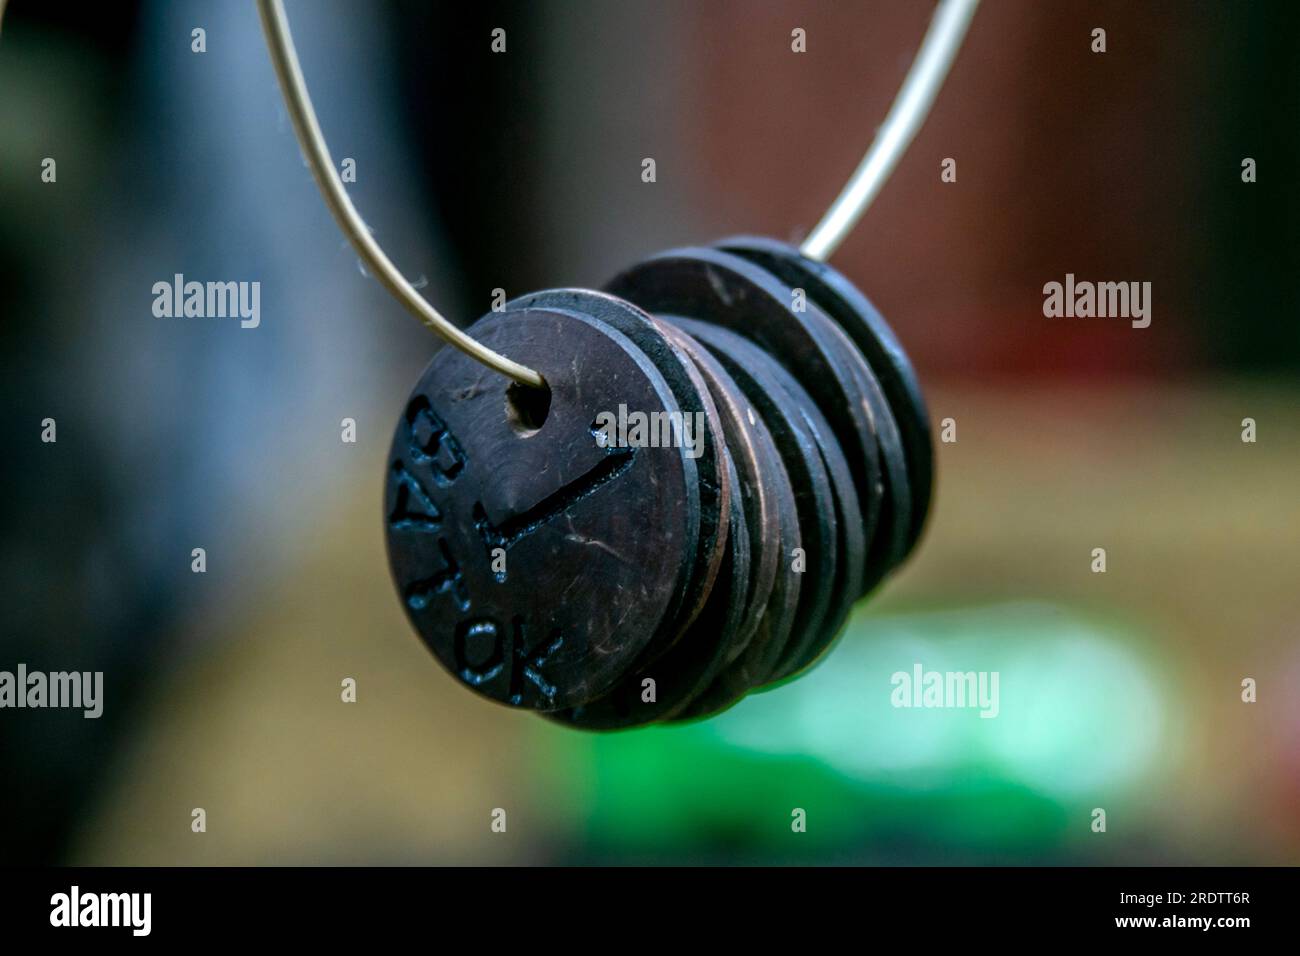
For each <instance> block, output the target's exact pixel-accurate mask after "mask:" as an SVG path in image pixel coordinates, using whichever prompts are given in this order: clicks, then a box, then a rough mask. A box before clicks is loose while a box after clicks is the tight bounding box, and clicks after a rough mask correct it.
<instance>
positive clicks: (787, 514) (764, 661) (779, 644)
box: [671, 317, 829, 720]
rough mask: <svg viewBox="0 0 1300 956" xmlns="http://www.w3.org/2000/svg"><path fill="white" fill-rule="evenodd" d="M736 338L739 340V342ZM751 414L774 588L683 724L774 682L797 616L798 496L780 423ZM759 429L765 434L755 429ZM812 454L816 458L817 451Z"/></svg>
mask: <svg viewBox="0 0 1300 956" xmlns="http://www.w3.org/2000/svg"><path fill="white" fill-rule="evenodd" d="M671 321H673V322H674V323H676V324H677V325H678V326H679V327H680V328H681V329H682V330H683V331H684V330H686V329H688V328H689V329H691V330H693V331H697V330H700V329H701V328H702V329H703V330H706V331H709V332H716V333H725V330H723V329H718V328H716V327H714V326H709V325H707V324H705V323H699V322H692V321H691V320H687V319H681V318H678V317H671ZM732 338H735V339H739V337H738V336H732ZM692 340H693V341H696V342H697V346H698V347H700V348H704V349H705V350H706V351H708V347H707V344H706V343H705V342H704V341H703V339H702V338H697V337H695V336H692ZM740 341H742V342H743V341H744V340H740ZM746 344H748V343H746ZM751 348H752V346H751ZM714 354H716V353H713V352H710V356H711V357H712V356H713V355H714ZM713 361H714V362H716V363H717V364H718V365H719V366H721V368H722V373H723V375H727V373H728V372H735V369H734V368H729V367H728V366H726V364H725V363H721V362H717V359H716V358H714V359H713ZM699 364H700V365H701V367H704V366H705V365H706V364H707V363H706V361H705V360H700V361H699ZM719 378H720V379H721V378H722V376H721V375H720V376H719ZM723 380H725V381H728V382H729V383H730V384H729V386H728V387H730V388H733V389H739V390H740V393H741V395H742V396H743V397H744V398H745V399H748V398H749V397H750V396H749V394H748V393H747V392H746V391H745V389H744V387H743V386H742V385H740V384H739V377H738V376H735V375H727V377H726V378H725V379H723ZM751 412H752V413H753V426H754V428H755V432H756V434H757V435H758V437H759V440H758V441H757V442H755V445H756V448H757V449H758V451H759V455H758V456H757V460H756V464H757V465H758V468H759V473H758V476H757V483H758V485H759V487H761V488H762V490H763V494H764V497H765V498H767V499H770V506H771V507H773V508H774V509H775V523H774V524H773V523H772V522H771V520H770V519H768V521H767V524H766V527H767V531H766V532H765V540H764V541H763V543H762V548H763V550H764V551H765V552H767V553H768V555H769V556H772V557H775V561H774V567H773V574H772V580H771V587H770V588H769V589H768V590H767V591H766V593H765V594H760V595H755V600H756V601H757V600H760V599H761V600H762V603H761V604H760V605H755V606H752V607H751V608H750V613H751V614H752V613H755V612H757V614H758V620H757V622H756V625H755V626H754V629H753V632H752V634H750V635H749V637H748V640H747V641H746V642H745V644H744V647H743V648H742V649H741V651H740V653H739V654H738V655H736V656H735V657H734V658H733V659H732V660H731V661H730V662H729V663H728V664H727V666H726V667H724V668H723V669H722V671H721V672H720V673H719V674H718V676H717V677H715V678H714V680H713V683H711V684H710V685H709V686H708V687H707V688H706V689H705V690H703V691H702V692H700V693H698V694H696V695H695V697H694V698H693V699H692V701H691V703H690V706H689V707H687V708H686V709H684V710H683V711H681V712H679V713H678V714H676V715H674V716H675V717H676V718H677V719H681V720H694V719H699V718H703V717H710V716H713V715H714V714H717V713H719V712H721V711H723V710H726V709H727V708H728V707H730V706H731V705H733V704H734V703H736V702H737V701H739V700H740V699H741V698H742V697H743V696H744V695H745V694H746V693H747V692H748V691H750V690H752V689H753V688H755V687H758V686H761V685H762V684H763V683H765V682H766V681H768V680H769V679H771V678H772V677H773V675H774V674H775V673H776V672H777V669H778V666H779V664H780V662H781V660H782V657H783V654H784V651H785V648H786V645H787V643H788V641H789V640H790V638H791V637H792V635H793V631H794V626H795V622H796V619H797V615H798V610H799V604H800V602H799V596H800V589H801V587H802V585H803V579H804V574H803V573H801V572H799V571H796V570H795V569H794V567H793V565H792V559H793V557H794V554H795V549H798V548H801V547H802V546H803V541H802V539H801V537H800V534H801V531H800V523H799V515H798V510H797V505H796V492H795V489H794V487H792V484H791V478H792V476H791V475H790V473H789V472H787V470H786V467H785V463H784V460H783V456H782V454H781V453H780V442H779V441H778V439H777V436H776V433H775V430H774V428H779V427H780V425H779V423H777V424H776V425H775V426H773V425H772V424H771V422H770V420H769V419H768V418H767V417H766V416H764V415H762V414H761V413H760V412H759V409H758V407H757V403H750V404H749V407H747V408H745V411H744V416H743V418H742V420H743V421H744V422H746V423H749V422H750V413H751ZM760 424H761V425H762V428H757V426H758V425H760ZM813 454H814V455H816V454H817V453H816V451H815V450H813ZM828 494H829V492H828ZM828 513H829V511H828Z"/></svg>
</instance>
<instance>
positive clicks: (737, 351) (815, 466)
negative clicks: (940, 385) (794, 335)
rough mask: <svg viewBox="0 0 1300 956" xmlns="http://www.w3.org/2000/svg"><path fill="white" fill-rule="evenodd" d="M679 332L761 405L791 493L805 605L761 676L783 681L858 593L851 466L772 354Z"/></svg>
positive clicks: (858, 532) (697, 331) (713, 330)
mask: <svg viewBox="0 0 1300 956" xmlns="http://www.w3.org/2000/svg"><path fill="white" fill-rule="evenodd" d="M682 327H683V328H684V329H685V330H686V331H687V332H689V333H690V334H691V335H692V336H694V337H695V338H696V339H698V340H699V341H700V342H702V343H703V344H704V345H705V346H706V347H707V348H709V349H710V350H712V351H713V353H714V354H715V355H716V356H717V357H718V360H719V361H720V362H722V364H723V365H724V366H725V367H726V368H727V370H728V371H729V372H731V374H732V375H733V376H734V377H735V380H736V382H737V383H738V384H739V386H740V388H741V389H742V390H744V391H745V393H746V395H748V396H749V397H750V399H751V400H752V401H753V402H754V403H755V405H756V406H757V407H758V409H759V411H760V413H761V414H762V415H763V418H764V420H765V421H766V422H768V426H769V429H770V431H771V434H772V436H773V438H774V440H775V441H776V446H777V449H778V450H779V451H780V454H781V459H782V461H783V463H784V465H785V468H786V471H787V472H788V474H789V476H790V482H791V484H792V485H793V488H794V496H795V507H796V511H797V514H798V520H799V528H800V534H801V544H800V546H801V547H802V548H803V565H802V567H803V571H802V572H801V573H799V575H798V576H799V578H800V579H801V591H800V592H799V598H800V603H799V608H798V612H797V614H796V615H795V619H794V622H793V625H792V628H791V632H790V635H789V637H788V639H787V641H786V643H785V646H784V647H783V649H782V654H781V657H780V660H779V664H778V665H776V666H774V667H773V668H772V670H771V671H770V672H769V673H767V674H765V675H763V681H767V680H771V679H780V678H782V677H785V676H787V675H788V674H789V673H791V672H793V671H794V670H797V669H799V668H800V667H802V666H803V665H804V663H806V661H808V660H810V659H811V658H812V657H814V656H815V655H816V652H817V651H816V649H817V648H819V647H823V646H825V644H826V643H827V642H828V641H829V640H830V639H831V638H832V637H833V636H834V634H835V633H836V632H837V631H838V630H839V628H840V626H841V625H842V623H843V619H844V616H845V615H846V614H847V611H848V608H849V607H851V606H852V603H853V599H854V598H855V597H856V595H857V591H856V585H857V581H858V580H859V578H860V576H861V572H862V565H863V552H864V530H863V526H862V519H861V517H860V515H859V513H858V512H857V510H856V508H855V507H853V505H854V501H853V499H852V498H851V497H850V498H846V497H845V495H846V494H847V495H848V496H852V495H853V494H854V492H853V486H852V482H851V480H850V479H849V478H848V475H847V471H848V466H847V464H846V463H844V462H843V455H842V452H840V450H839V448H838V446H837V445H834V444H831V445H829V446H827V447H823V444H824V443H825V442H826V441H827V440H828V436H827V435H826V432H827V431H828V426H826V425H825V421H824V419H820V415H819V413H818V412H817V411H816V409H815V408H813V407H811V399H809V398H808V397H807V394H806V393H805V392H804V391H803V390H802V388H801V387H800V386H799V385H798V383H797V382H795V381H794V380H793V376H791V375H790V374H789V373H788V372H786V371H785V370H784V369H782V368H781V367H780V365H778V364H777V363H776V362H775V361H773V360H772V358H771V357H770V356H768V355H767V354H766V353H764V352H763V351H762V350H761V349H759V348H758V347H757V346H755V345H754V344H753V343H752V342H750V341H748V340H746V339H744V338H742V337H741V336H739V335H736V334H735V333H733V332H730V331H729V330H727V329H723V328H718V327H717V326H711V325H709V324H708V323H704V322H694V321H683V322H682ZM819 419H820V424H819ZM829 440H830V441H832V442H833V438H830V439H829ZM836 455H838V456H839V459H840V460H839V461H837V462H835V470H834V473H832V469H831V467H828V464H827V461H828V459H831V460H833V459H834V458H835V456H836ZM835 475H838V476H839V482H840V484H839V485H837V483H836V478H835Z"/></svg>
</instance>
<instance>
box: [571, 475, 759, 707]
mask: <svg viewBox="0 0 1300 956" xmlns="http://www.w3.org/2000/svg"><path fill="white" fill-rule="evenodd" d="M726 462H727V467H728V469H730V470H731V475H732V480H733V481H735V482H737V483H738V482H739V480H740V479H739V477H738V476H737V475H736V473H735V465H734V464H732V461H731V455H730V453H727V455H726ZM729 510H730V520H729V522H728V529H727V538H726V541H727V548H726V553H725V554H724V555H723V559H722V567H721V568H720V569H719V571H718V576H717V578H716V579H715V580H714V583H713V587H712V589H711V590H710V592H709V596H708V600H707V601H705V604H704V609H703V610H702V611H701V612H700V614H699V616H698V617H697V618H696V619H695V621H694V623H693V624H691V626H690V628H688V629H687V632H686V633H685V634H683V635H682V637H681V639H680V640H679V641H677V643H676V644H674V645H673V646H672V647H671V648H670V649H669V650H668V651H667V653H665V654H663V655H661V656H660V657H659V658H658V659H656V660H655V661H652V662H650V663H648V664H646V665H644V666H643V667H642V666H638V667H636V668H634V669H633V671H632V673H631V674H629V675H628V676H627V677H625V678H624V679H623V680H622V681H620V682H619V684H618V685H617V686H615V687H614V689H613V690H611V691H610V692H609V693H608V694H606V695H605V696H604V697H601V698H598V699H597V700H594V701H591V702H590V703H588V704H584V705H583V706H580V707H575V708H573V709H571V710H564V711H559V712H556V713H550V714H547V715H546V716H547V717H548V718H549V719H551V720H554V721H556V722H557V723H562V724H567V725H568V726H570V727H575V728H578V729H581V730H623V729H628V728H632V727H640V726H644V725H645V724H650V723H654V722H655V721H660V720H665V719H670V718H672V717H673V716H674V715H676V714H677V713H679V712H680V711H682V710H683V709H685V708H686V707H688V706H689V705H690V703H691V701H692V700H694V699H695V697H696V696H697V695H699V694H700V693H701V692H703V691H704V690H705V689H706V688H707V687H708V686H709V685H710V684H711V683H713V679H714V678H715V677H716V676H717V675H718V673H719V671H721V670H722V668H723V667H724V666H725V664H726V655H727V646H728V645H727V637H728V635H729V634H732V633H734V631H735V629H736V628H737V627H738V626H739V624H740V621H741V618H742V617H743V616H744V614H745V600H744V598H745V593H746V591H747V590H748V586H749V573H750V554H749V540H750V539H749V533H748V531H747V529H746V528H745V510H744V506H743V504H742V502H741V496H740V495H733V496H732V498H731V507H730V509H729Z"/></svg>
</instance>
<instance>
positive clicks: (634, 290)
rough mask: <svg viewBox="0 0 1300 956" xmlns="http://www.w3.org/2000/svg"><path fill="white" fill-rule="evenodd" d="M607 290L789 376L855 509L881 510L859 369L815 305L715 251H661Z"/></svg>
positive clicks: (876, 456)
mask: <svg viewBox="0 0 1300 956" xmlns="http://www.w3.org/2000/svg"><path fill="white" fill-rule="evenodd" d="M607 289H608V290H609V291H610V292H612V293H614V294H615V295H619V296H623V297H624V298H627V299H630V300H631V301H632V302H634V303H635V304H637V305H639V306H640V307H641V308H643V309H645V310H646V311H648V312H651V313H656V312H658V313H664V314H669V315H680V316H685V317H687V318H692V319H698V320H701V321H706V322H710V323H712V324H714V325H720V326H723V327H724V328H728V329H730V330H731V331H733V332H735V333H736V334H738V335H740V336H743V337H744V338H747V339H749V340H750V341H752V342H753V343H754V344H756V345H758V346H759V347H760V348H762V349H763V350H764V351H765V352H767V353H768V355H770V356H771V357H772V358H773V359H775V360H776V361H777V362H778V363H779V364H780V365H782V366H783V367H784V368H785V369H786V370H787V371H788V372H789V373H790V374H791V375H793V376H794V378H795V380H796V381H798V382H799V384H800V385H801V386H802V387H803V388H804V389H805V390H806V391H807V393H808V394H809V395H810V396H811V397H812V399H813V401H814V402H815V403H816V405H817V408H818V410H819V411H820V412H821V413H822V415H823V416H824V417H825V418H826V421H827V422H828V423H829V424H830V426H831V428H832V429H833V430H834V435H835V438H836V439H837V440H838V441H839V443H840V444H841V446H842V447H843V449H844V455H845V459H846V461H847V462H848V465H849V470H850V473H851V474H852V476H853V482H854V488H855V491H856V492H857V498H858V501H859V503H860V508H861V511H862V512H863V513H867V514H872V513H874V512H875V511H876V510H877V509H878V508H880V507H881V498H882V494H883V491H884V479H883V478H882V475H881V462H880V450H879V444H878V441H877V437H876V432H875V423H874V421H873V416H872V408H871V406H870V405H869V404H868V401H867V398H866V396H865V395H864V394H863V391H862V385H861V375H862V369H860V368H856V367H854V366H853V365H852V363H850V362H848V361H847V354H846V352H845V350H844V348H843V345H842V344H841V342H840V341H839V340H838V339H837V337H836V329H835V324H834V323H833V322H832V321H831V320H830V319H829V318H827V316H826V315H825V313H823V312H822V311H821V310H820V309H818V308H817V307H816V306H815V305H812V304H809V305H808V307H807V308H806V309H805V310H804V311H795V310H794V309H793V308H792V299H791V290H790V288H789V287H788V286H786V285H785V284H784V283H782V282H781V281H780V280H778V279H777V278H776V277H775V276H773V275H772V274H771V273H769V272H767V271H766V270H764V269H762V268H760V267H759V266H757V265H755V264H753V263H751V262H749V261H748V260H745V259H742V258H740V257H739V256H734V255H731V254H730V253H727V252H722V251H721V250H718V249H704V248H689V249H675V250H671V251H669V252H665V253H662V254H660V255H657V256H654V257H652V258H650V259H647V260H645V261H643V262H641V263H638V264H637V265H634V266H632V267H631V268H630V269H627V270H626V271H624V272H623V273H621V274H620V275H618V276H616V277H615V278H614V279H613V280H612V281H611V282H610V283H609V284H608V286H607ZM868 371H869V370H868ZM885 563H886V562H882V566H884V564H885Z"/></svg>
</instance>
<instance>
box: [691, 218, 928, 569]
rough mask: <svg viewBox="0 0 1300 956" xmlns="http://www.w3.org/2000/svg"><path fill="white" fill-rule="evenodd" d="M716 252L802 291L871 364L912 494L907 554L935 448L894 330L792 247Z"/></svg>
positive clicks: (744, 243)
mask: <svg viewBox="0 0 1300 956" xmlns="http://www.w3.org/2000/svg"><path fill="white" fill-rule="evenodd" d="M716 246H717V247H718V248H720V249H724V250H726V251H727V252H731V253H734V254H736V255H738V256H743V257H744V258H746V259H748V260H750V261H751V262H754V263H755V264H757V265H759V266H762V267H763V268H764V269H766V270H767V271H768V272H771V273H772V274H773V275H775V276H776V277H777V278H779V279H781V281H783V282H784V283H786V284H787V285H789V286H792V287H794V288H800V289H804V290H805V291H806V292H807V293H808V296H809V297H810V298H811V299H812V300H813V301H814V302H815V303H817V305H818V307H819V308H821V309H822V311H823V312H825V313H826V314H827V315H829V316H830V317H831V318H832V319H834V320H835V322H837V323H838V324H839V325H840V326H841V327H842V328H843V329H844V331H845V332H846V333H847V334H848V336H849V338H850V339H852V341H853V343H854V344H855V345H856V346H857V347H858V348H859V349H860V350H861V351H862V354H863V356H864V357H865V358H866V360H867V361H868V362H869V363H870V365H871V368H872V370H873V371H874V372H875V373H876V377H877V378H878V379H879V380H880V387H881V388H882V389H883V391H884V393H885V397H886V399H888V401H889V405H890V407H891V408H892V409H893V411H894V417H895V419H896V420H897V422H898V430H899V434H900V436H901V439H902V444H903V448H904V450H905V452H906V455H907V477H908V482H909V484H910V485H911V491H912V518H911V528H910V534H909V542H910V545H909V550H910V547H914V546H915V544H916V542H917V540H918V539H919V538H920V536H921V532H922V530H923V529H924V527H925V520H926V516H927V514H928V513H929V510H930V498H931V495H932V493H933V488H934V445H933V441H932V439H931V436H930V416H929V412H928V410H927V409H926V405H925V399H924V397H923V396H922V395H921V385H920V382H919V381H918V380H917V377H916V372H915V371H914V370H913V368H912V363H911V362H910V361H909V360H908V357H907V353H906V352H904V351H903V347H902V345H901V344H900V343H899V341H898V337H897V336H896V335H895V334H894V330H893V329H891V328H890V327H889V323H887V322H886V321H885V319H884V317H883V316H882V315H881V314H880V312H879V310H878V309H877V308H876V307H875V306H874V305H872V304H871V302H870V300H868V299H867V297H866V296H865V295H863V294H862V292H861V291H859V290H858V288H857V286H855V285H854V284H853V283H852V282H850V281H849V280H848V279H846V278H845V277H844V275H843V274H841V273H840V272H838V271H836V270H835V269H834V268H833V267H831V266H829V265H827V264H826V263H824V262H817V261H816V260H813V259H809V258H807V257H806V256H804V255H803V254H801V253H800V252H799V250H798V249H796V248H795V247H794V246H791V245H788V244H786V243H784V242H778V241H777V240H775V239H767V238H764V237H760V236H736V237H733V238H729V239H723V240H722V241H721V242H718V243H716Z"/></svg>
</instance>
